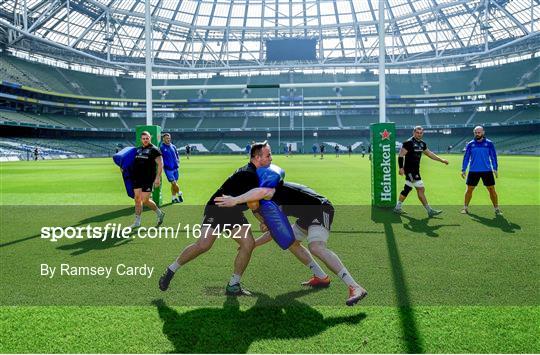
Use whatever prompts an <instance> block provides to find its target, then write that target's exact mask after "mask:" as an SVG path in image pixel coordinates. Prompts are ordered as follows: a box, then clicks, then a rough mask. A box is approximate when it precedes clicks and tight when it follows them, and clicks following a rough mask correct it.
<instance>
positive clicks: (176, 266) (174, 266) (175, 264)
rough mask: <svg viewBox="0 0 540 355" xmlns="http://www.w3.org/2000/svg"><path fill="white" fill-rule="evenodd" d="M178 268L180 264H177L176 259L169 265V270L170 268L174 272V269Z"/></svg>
mask: <svg viewBox="0 0 540 355" xmlns="http://www.w3.org/2000/svg"><path fill="white" fill-rule="evenodd" d="M178 269H180V264H178V262H177V261H176V260H175V261H174V263H172V264H171V265H169V270H171V271H172V272H176V270H178Z"/></svg>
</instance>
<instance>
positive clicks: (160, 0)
mask: <svg viewBox="0 0 540 355" xmlns="http://www.w3.org/2000/svg"><path fill="white" fill-rule="evenodd" d="M0 2H1V3H2V5H1V6H0V28H1V29H3V31H2V33H3V40H2V41H3V42H4V43H5V45H6V46H7V47H11V48H18V49H23V50H27V51H30V50H31V51H33V52H37V53H43V54H45V55H50V56H56V57H59V58H64V59H68V60H73V61H77V62H81V61H85V62H87V63H91V62H93V61H94V62H95V63H100V65H103V64H106V65H110V66H123V67H125V68H128V67H131V68H132V69H133V68H136V67H139V69H142V66H143V65H144V50H145V13H144V12H145V2H144V1H141V0H49V1H46V0H3V1H0ZM150 3H151V13H152V19H153V21H152V26H153V50H154V56H155V65H156V68H161V69H162V70H168V69H176V70H185V71H201V70H209V71H210V70H212V71H220V70H228V69H256V68H258V69H269V68H279V67H282V68H292V69H294V68H302V67H304V68H322V67H343V66H351V65H358V66H361V67H376V63H377V58H378V47H379V46H378V27H379V26H378V20H377V19H378V7H379V1H378V0H369V1H365V0H362V1H359V0H319V1H313V0H216V1H210V0H200V1H195V0H151V2H150ZM384 3H385V8H386V10H385V14H386V15H385V17H386V26H385V27H386V40H385V43H386V46H387V48H386V54H387V63H388V65H390V66H396V67H410V66H414V65H429V64H428V63H433V62H438V63H439V64H440V63H441V62H442V63H445V62H453V63H464V62H466V61H471V60H474V59H478V58H482V57H485V56H488V55H489V56H495V55H506V54H509V53H512V54H515V53H531V52H534V51H537V50H538V49H539V48H540V40H539V36H538V34H539V33H540V22H539V18H540V0H472V1H471V0H467V1H466V0H384ZM0 37H2V36H0ZM276 38H310V39H315V40H316V43H317V44H316V55H317V59H316V60H314V61H288V62H270V61H268V60H267V59H266V41H267V40H270V39H276Z"/></svg>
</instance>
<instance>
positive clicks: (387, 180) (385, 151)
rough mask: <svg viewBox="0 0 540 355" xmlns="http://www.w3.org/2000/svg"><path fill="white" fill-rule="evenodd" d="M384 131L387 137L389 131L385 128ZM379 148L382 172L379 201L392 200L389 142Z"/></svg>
mask: <svg viewBox="0 0 540 355" xmlns="http://www.w3.org/2000/svg"><path fill="white" fill-rule="evenodd" d="M384 132H386V133H387V135H388V137H389V136H390V133H389V132H388V131H387V130H384ZM381 136H382V133H381ZM383 139H388V138H383ZM381 149H382V161H381V164H380V166H381V170H382V173H383V174H382V180H381V190H380V197H381V201H392V167H391V165H390V164H391V163H390V159H391V158H392V154H391V147H390V144H383V145H382V146H381Z"/></svg>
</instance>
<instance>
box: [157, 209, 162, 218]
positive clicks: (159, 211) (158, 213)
mask: <svg viewBox="0 0 540 355" xmlns="http://www.w3.org/2000/svg"><path fill="white" fill-rule="evenodd" d="M162 213H163V212H161V210H160V209H159V208H157V209H156V214H157V215H158V216H160V215H161V214H162Z"/></svg>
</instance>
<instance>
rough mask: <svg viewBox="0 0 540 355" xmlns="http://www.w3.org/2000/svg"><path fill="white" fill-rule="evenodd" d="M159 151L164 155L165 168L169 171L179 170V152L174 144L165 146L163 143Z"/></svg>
mask: <svg viewBox="0 0 540 355" xmlns="http://www.w3.org/2000/svg"><path fill="white" fill-rule="evenodd" d="M159 150H161V154H163V167H164V168H165V169H167V170H176V169H178V159H179V158H178V152H177V151H176V147H175V146H174V144H168V145H167V144H165V143H161V144H160V145H159Z"/></svg>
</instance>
